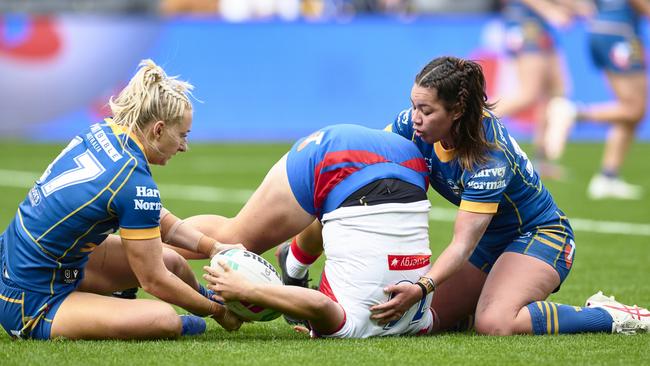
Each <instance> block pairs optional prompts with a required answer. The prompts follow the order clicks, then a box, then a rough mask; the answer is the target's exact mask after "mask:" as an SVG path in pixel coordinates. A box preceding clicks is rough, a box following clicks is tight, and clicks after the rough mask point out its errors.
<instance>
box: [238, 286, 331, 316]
mask: <svg viewBox="0 0 650 366" xmlns="http://www.w3.org/2000/svg"><path fill="white" fill-rule="evenodd" d="M241 300H244V301H246V302H249V303H252V304H256V305H259V306H263V307H265V308H270V309H273V310H276V311H279V312H281V313H283V314H287V315H289V316H292V317H294V318H297V319H306V320H311V319H316V318H318V317H322V316H323V312H324V311H326V308H327V305H328V303H329V302H331V301H332V300H330V298H328V297H327V296H325V295H324V294H323V293H321V292H318V291H316V290H312V289H307V288H302V287H297V286H282V285H255V286H254V287H253V290H252V291H248V292H247V293H246V295H245V296H244V298H242V299H241Z"/></svg>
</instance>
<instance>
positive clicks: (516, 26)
mask: <svg viewBox="0 0 650 366" xmlns="http://www.w3.org/2000/svg"><path fill="white" fill-rule="evenodd" d="M502 14H503V20H504V23H505V24H504V25H505V47H506V51H507V53H508V54H509V55H519V54H522V53H537V52H548V51H550V50H553V47H554V45H555V43H556V40H555V38H556V36H555V33H554V32H553V28H552V27H551V26H550V25H549V24H548V22H547V21H546V20H545V19H544V18H543V17H542V16H541V15H539V14H537V13H536V12H535V11H534V10H533V9H531V8H530V7H529V6H528V5H526V4H524V3H523V2H521V1H519V0H507V1H506V2H505V4H504V7H503V10H502Z"/></svg>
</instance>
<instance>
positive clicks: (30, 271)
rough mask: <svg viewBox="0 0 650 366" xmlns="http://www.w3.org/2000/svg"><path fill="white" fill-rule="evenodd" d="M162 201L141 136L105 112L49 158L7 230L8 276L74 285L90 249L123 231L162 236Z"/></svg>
mask: <svg viewBox="0 0 650 366" xmlns="http://www.w3.org/2000/svg"><path fill="white" fill-rule="evenodd" d="M161 208H162V204H161V202H160V194H159V191H158V189H157V186H156V184H155V183H154V181H153V179H152V176H151V171H150V169H149V165H148V163H147V159H146V157H145V154H144V152H143V149H142V145H141V143H140V142H139V141H138V140H137V139H136V138H135V137H134V136H129V135H127V133H126V132H125V131H124V130H123V129H122V128H121V127H119V126H117V125H115V124H113V123H112V121H111V120H109V119H107V120H106V121H105V123H102V124H95V125H92V126H90V127H89V128H88V129H87V130H86V131H84V132H82V133H81V134H80V135H78V136H76V137H75V138H74V139H73V140H72V141H71V142H70V144H69V145H68V146H67V147H66V148H65V149H63V151H62V152H61V153H60V154H59V156H58V157H57V158H56V159H55V160H54V161H53V162H52V163H51V164H50V165H49V167H48V168H47V169H46V170H45V172H44V173H43V175H42V176H41V177H40V179H39V180H38V181H37V182H36V184H35V185H34V187H33V188H32V189H31V190H30V191H29V193H28V195H27V198H26V199H25V200H24V201H23V202H22V203H21V204H20V206H19V207H18V211H17V212H16V216H15V217H14V219H13V221H12V222H11V223H10V224H9V227H8V228H7V229H6V231H5V233H4V253H3V258H4V262H5V263H4V265H5V269H4V270H5V273H4V275H5V277H7V276H8V277H9V278H10V279H11V280H12V281H13V282H14V283H15V284H17V285H18V286H21V287H23V288H28V289H30V290H32V291H36V292H41V293H45V294H58V293H63V292H68V291H72V290H73V289H74V288H75V287H76V286H77V285H78V284H79V282H80V280H81V279H82V278H83V267H84V266H85V264H86V262H87V260H88V255H89V254H90V253H91V252H92V251H93V249H94V248H95V247H96V246H97V245H99V244H101V243H102V242H103V241H104V239H106V237H107V236H108V235H109V234H111V233H114V232H116V231H117V230H118V229H119V230H120V235H121V236H122V237H123V238H126V239H152V238H155V237H158V236H160V228H159V217H160V209H161Z"/></svg>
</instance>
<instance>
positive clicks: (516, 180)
mask: <svg viewBox="0 0 650 366" xmlns="http://www.w3.org/2000/svg"><path fill="white" fill-rule="evenodd" d="M483 127H484V130H485V136H486V139H487V141H488V142H489V143H490V144H491V145H492V149H491V150H490V152H489V154H488V160H487V162H486V163H485V164H482V165H481V166H477V167H476V168H475V169H473V170H471V171H470V170H465V169H463V168H462V167H461V166H460V164H459V163H458V160H457V158H456V156H455V154H454V150H445V149H444V148H443V146H442V145H441V144H440V142H437V143H435V144H434V145H431V144H428V143H426V142H424V141H422V140H421V139H420V138H419V137H417V136H416V135H415V130H414V129H413V122H412V121H411V110H410V109H407V110H404V111H402V112H401V113H400V114H399V115H398V116H397V118H396V119H395V121H394V122H393V123H392V124H391V125H389V126H387V127H386V130H388V131H392V132H394V133H397V134H399V135H402V136H403V137H405V138H407V139H410V140H412V141H413V143H415V145H416V146H417V147H418V149H419V150H420V151H421V152H422V154H423V155H424V158H425V160H426V162H427V166H428V167H429V174H430V175H429V182H430V184H431V186H432V187H433V188H434V189H435V190H436V191H437V192H438V193H439V194H440V195H442V196H443V197H444V198H445V199H447V200H448V201H449V202H451V203H453V204H454V205H456V206H459V207H460V209H461V210H464V211H469V212H476V213H491V214H495V215H494V217H493V219H492V222H491V223H490V225H489V227H488V229H487V231H486V233H490V232H493V233H497V232H498V233H510V234H515V233H516V234H519V235H521V234H523V233H526V232H529V231H531V230H533V229H535V228H536V227H538V226H544V225H547V224H550V223H554V222H556V221H557V220H558V209H557V207H556V205H555V203H554V202H553V198H552V197H551V195H550V194H549V192H548V191H547V190H546V188H545V187H544V185H543V184H542V182H541V181H540V179H539V176H538V175H537V173H536V172H535V170H534V169H533V165H532V163H531V162H530V160H528V157H527V156H526V154H525V153H524V151H523V150H522V149H521V148H520V147H519V145H518V144H517V142H516V141H515V139H514V138H512V137H511V136H510V135H509V134H508V131H507V130H506V129H505V127H504V126H503V125H502V124H501V122H499V120H498V119H497V118H496V117H494V116H493V115H492V114H491V113H489V112H485V113H484V118H483Z"/></svg>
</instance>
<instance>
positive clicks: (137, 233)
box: [120, 226, 160, 240]
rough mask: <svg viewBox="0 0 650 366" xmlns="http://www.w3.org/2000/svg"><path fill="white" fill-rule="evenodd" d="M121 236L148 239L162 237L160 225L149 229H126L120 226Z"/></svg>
mask: <svg viewBox="0 0 650 366" xmlns="http://www.w3.org/2000/svg"><path fill="white" fill-rule="evenodd" d="M120 237H121V238H122V239H129V240H146V239H155V238H159V237H160V226H156V227H152V228H148V229H125V228H122V227H121V228H120Z"/></svg>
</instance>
